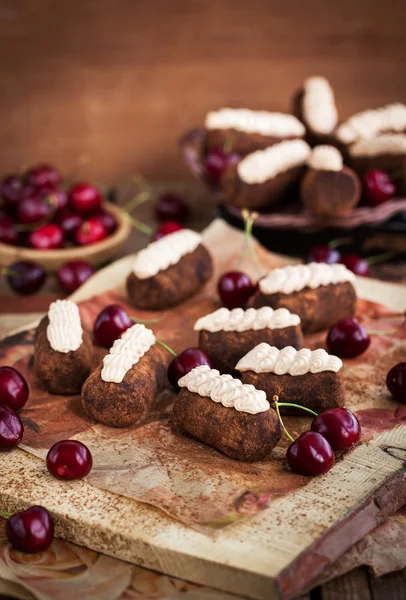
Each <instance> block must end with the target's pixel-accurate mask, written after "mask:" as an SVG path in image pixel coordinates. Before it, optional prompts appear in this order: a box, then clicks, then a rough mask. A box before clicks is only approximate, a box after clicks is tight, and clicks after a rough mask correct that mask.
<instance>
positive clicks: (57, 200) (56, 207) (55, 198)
mask: <svg viewBox="0 0 406 600" xmlns="http://www.w3.org/2000/svg"><path fill="white" fill-rule="evenodd" d="M41 193H42V196H43V198H44V200H46V202H47V203H48V204H49V205H50V207H51V209H52V210H53V212H54V213H55V215H62V214H63V213H64V211H65V210H66V208H67V206H68V201H69V199H68V194H67V192H66V191H65V190H47V191H45V190H44V189H42V190H41Z"/></svg>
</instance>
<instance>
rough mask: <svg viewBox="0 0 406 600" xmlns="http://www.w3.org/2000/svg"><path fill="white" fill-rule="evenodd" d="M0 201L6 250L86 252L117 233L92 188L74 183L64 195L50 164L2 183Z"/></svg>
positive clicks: (0, 239) (0, 236)
mask: <svg viewBox="0 0 406 600" xmlns="http://www.w3.org/2000/svg"><path fill="white" fill-rule="evenodd" d="M0 195H1V197H2V200H3V204H2V206H1V214H0V242H3V243H4V244H11V245H15V246H28V247H31V248H33V249H35V250H54V249H57V248H62V247H64V246H66V245H72V244H73V245H77V246H88V245H89V244H95V243H96V242H100V241H101V240H103V239H104V238H106V237H107V236H109V235H111V234H112V233H113V232H114V231H115V230H116V228H117V221H116V219H115V217H114V216H113V215H112V214H111V213H109V212H107V211H106V210H104V208H103V197H102V194H101V192H100V190H99V189H98V188H97V187H96V186H95V185H92V184H90V183H75V184H73V185H71V186H70V187H69V188H68V189H67V188H66V187H65V186H64V183H63V181H62V176H61V174H60V172H59V171H58V170H57V169H56V168H55V167H54V166H52V165H49V164H41V165H37V166H34V167H32V168H31V169H29V170H28V171H27V172H25V173H24V174H22V175H8V176H7V177H5V178H4V179H3V181H2V182H1V185H0Z"/></svg>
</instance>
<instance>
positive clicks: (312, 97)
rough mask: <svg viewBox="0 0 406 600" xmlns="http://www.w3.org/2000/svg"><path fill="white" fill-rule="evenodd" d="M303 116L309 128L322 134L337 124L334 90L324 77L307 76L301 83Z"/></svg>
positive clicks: (325, 133)
mask: <svg viewBox="0 0 406 600" xmlns="http://www.w3.org/2000/svg"><path fill="white" fill-rule="evenodd" d="M303 90H304V94H303V118H304V120H305V122H306V123H307V125H308V126H309V128H310V129H311V130H312V131H314V132H315V133H319V134H322V135H327V134H330V133H331V132H332V131H334V129H335V128H336V126H337V122H338V112H337V107H336V103H335V99H334V92H333V90H332V87H331V85H330V83H329V82H328V80H327V79H326V78H325V77H319V76H314V77H309V78H308V79H306V81H305V82H304V85H303Z"/></svg>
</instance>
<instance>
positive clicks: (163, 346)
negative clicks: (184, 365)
mask: <svg viewBox="0 0 406 600" xmlns="http://www.w3.org/2000/svg"><path fill="white" fill-rule="evenodd" d="M156 343H157V344H159V345H160V346H162V348H165V350H167V351H168V352H169V354H172V356H173V357H174V358H176V357H177V356H178V355H177V354H176V352H175V350H172V348H171V347H170V346H168V344H165V342H161V340H156Z"/></svg>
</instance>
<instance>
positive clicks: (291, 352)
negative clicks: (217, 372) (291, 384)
mask: <svg viewBox="0 0 406 600" xmlns="http://www.w3.org/2000/svg"><path fill="white" fill-rule="evenodd" d="M342 366H343V363H342V360H341V359H340V358H338V357H337V356H333V355H332V354H328V353H327V352H326V351H325V350H323V349H322V348H318V349H317V350H309V348H302V350H295V348H293V347H292V346H286V348H283V349H282V350H278V348H275V346H270V345H269V344H266V343H265V342H262V343H261V344H258V346H255V348H253V349H252V350H250V351H249V352H248V353H247V354H246V355H245V356H243V357H242V358H241V360H239V361H238V363H237V365H236V369H237V370H238V371H240V372H241V373H243V372H244V371H254V373H275V374H276V375H292V376H297V375H306V373H321V372H323V371H333V372H334V373H337V372H338V371H339V370H340V369H341V368H342Z"/></svg>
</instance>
